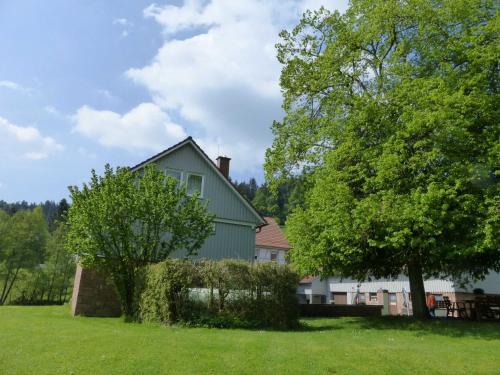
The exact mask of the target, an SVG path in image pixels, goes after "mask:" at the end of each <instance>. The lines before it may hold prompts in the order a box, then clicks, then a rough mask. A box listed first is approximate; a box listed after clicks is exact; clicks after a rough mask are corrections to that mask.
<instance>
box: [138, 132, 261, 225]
mask: <svg viewBox="0 0 500 375" xmlns="http://www.w3.org/2000/svg"><path fill="white" fill-rule="evenodd" d="M187 143H190V144H191V145H193V147H194V148H195V149H196V150H198V151H199V152H200V153H201V154H202V156H203V158H204V159H205V160H207V161H208V163H209V164H210V165H211V166H212V167H213V168H214V169H215V171H216V173H217V174H218V175H219V176H220V177H221V178H222V179H223V180H224V181H225V182H226V183H227V184H228V185H229V186H230V187H231V188H232V189H233V191H234V192H235V193H236V195H237V196H238V197H239V198H240V199H241V200H242V201H243V202H244V203H245V204H246V205H247V206H248V207H249V208H250V210H251V211H253V213H254V214H255V215H256V216H257V217H258V218H259V219H261V221H262V224H260V225H257V227H263V226H266V225H268V222H267V220H266V219H265V218H264V216H262V215H261V214H260V212H259V211H257V209H256V208H255V207H254V205H253V204H252V202H250V201H249V200H248V199H247V198H246V197H245V196H243V194H241V193H240V192H239V191H238V189H236V186H235V185H234V184H233V182H232V181H231V180H230V179H229V178H228V177H226V176H224V174H223V173H222V172H221V171H220V170H219V168H218V167H217V165H216V164H215V163H214V161H213V160H212V159H210V157H209V156H208V155H207V154H206V153H205V151H203V149H202V148H201V147H200V146H199V145H198V143H196V141H195V140H194V139H193V137H192V136H188V137H187V138H185V139H183V140H182V141H180V142H178V143H176V144H174V145H172V146H170V147H168V148H166V149H165V150H163V151H161V152H159V153H157V154H155V155H153V156H151V157H150V158H148V159H146V160H144V161H142V162H140V163H139V164H136V165H134V166H133V167H131V170H132V171H135V170H137V169H139V168H141V167H142V166H144V165H146V164H148V163H151V162H153V161H155V160H156V159H159V158H161V157H163V156H165V155H167V154H169V153H170V152H172V151H174V150H175V149H177V148H179V147H182V146H184V144H187Z"/></svg>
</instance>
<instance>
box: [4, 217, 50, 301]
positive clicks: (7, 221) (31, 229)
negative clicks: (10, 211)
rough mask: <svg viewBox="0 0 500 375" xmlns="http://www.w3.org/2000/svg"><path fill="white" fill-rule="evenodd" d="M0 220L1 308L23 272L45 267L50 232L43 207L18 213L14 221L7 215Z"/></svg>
mask: <svg viewBox="0 0 500 375" xmlns="http://www.w3.org/2000/svg"><path fill="white" fill-rule="evenodd" d="M0 220H1V222H0V234H1V240H0V305H3V304H4V303H5V302H6V301H7V298H8V297H9V294H10V292H11V291H12V287H13V286H14V284H15V283H16V281H17V280H18V277H19V275H20V272H22V270H23V269H33V268H34V267H35V266H37V265H39V264H40V263H42V261H43V250H44V247H45V243H46V241H47V237H48V230H47V224H46V222H45V219H44V217H43V213H42V209H41V207H37V208H35V209H34V210H32V211H18V212H17V213H15V214H14V215H13V216H11V217H9V216H8V215H6V214H5V213H3V214H0Z"/></svg>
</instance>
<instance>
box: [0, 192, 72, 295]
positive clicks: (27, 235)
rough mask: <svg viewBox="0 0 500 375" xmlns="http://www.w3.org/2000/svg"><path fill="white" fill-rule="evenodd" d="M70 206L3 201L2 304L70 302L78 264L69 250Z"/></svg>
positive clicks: (0, 249)
mask: <svg viewBox="0 0 500 375" xmlns="http://www.w3.org/2000/svg"><path fill="white" fill-rule="evenodd" d="M68 207H69V205H68V202H67V201H66V200H64V199H63V200H62V201H60V202H59V203H55V202H52V201H47V202H45V203H43V204H40V205H36V204H33V203H28V202H25V201H23V202H16V203H6V202H4V201H0V305H3V304H7V303H8V304H50V303H64V302H66V301H67V299H68V293H69V290H70V286H71V280H72V278H73V274H74V270H75V261H74V258H73V256H72V255H71V254H69V253H68V252H66V250H65V248H64V242H65V236H66V227H65V214H66V211H67V209H68Z"/></svg>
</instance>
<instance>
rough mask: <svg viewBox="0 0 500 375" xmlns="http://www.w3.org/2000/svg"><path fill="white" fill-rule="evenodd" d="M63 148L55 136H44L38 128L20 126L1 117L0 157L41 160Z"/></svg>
mask: <svg viewBox="0 0 500 375" xmlns="http://www.w3.org/2000/svg"><path fill="white" fill-rule="evenodd" d="M63 149H64V147H63V146H62V145H61V144H59V143H57V142H56V141H55V140H54V138H52V137H48V136H43V135H42V134H41V133H40V131H39V130H38V129H37V128H35V127H33V126H18V125H15V124H12V123H11V122H9V121H8V120H7V119H5V118H3V117H0V157H2V158H7V159H13V158H14V159H15V158H25V159H31V160H40V159H45V158H47V157H49V156H51V155H53V154H56V153H58V152H60V151H62V150H63Z"/></svg>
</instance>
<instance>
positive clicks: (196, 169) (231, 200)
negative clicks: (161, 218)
mask: <svg viewBox="0 0 500 375" xmlns="http://www.w3.org/2000/svg"><path fill="white" fill-rule="evenodd" d="M155 163H156V164H157V165H158V166H159V167H160V168H161V169H166V168H171V169H175V170H179V171H182V172H184V173H183V181H186V178H187V173H188V172H191V173H196V174H201V175H203V176H204V189H203V190H204V191H203V200H204V201H208V210H209V211H210V212H211V213H213V214H215V215H216V216H217V217H218V218H220V219H229V220H237V221H243V222H246V223H248V224H250V225H255V224H257V222H258V218H257V217H256V216H255V215H254V214H253V213H252V211H251V210H250V209H249V208H248V207H247V206H245V204H244V203H243V202H242V201H241V199H240V197H239V196H238V195H237V194H236V193H235V192H234V191H233V190H232V189H231V188H230V187H229V186H228V185H227V183H226V182H225V181H224V180H223V179H222V178H221V177H220V176H219V174H218V173H216V172H215V171H214V170H213V168H212V167H211V166H210V165H209V164H208V163H207V161H206V160H205V159H204V158H202V157H201V156H200V155H199V153H198V152H197V151H196V150H195V149H194V147H193V146H192V145H190V144H186V145H185V146H183V147H181V148H179V149H177V150H175V151H174V152H172V153H171V154H168V155H166V156H164V157H163V158H161V159H159V160H157V161H155Z"/></svg>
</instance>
